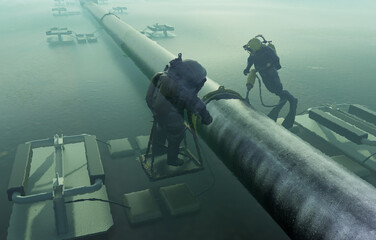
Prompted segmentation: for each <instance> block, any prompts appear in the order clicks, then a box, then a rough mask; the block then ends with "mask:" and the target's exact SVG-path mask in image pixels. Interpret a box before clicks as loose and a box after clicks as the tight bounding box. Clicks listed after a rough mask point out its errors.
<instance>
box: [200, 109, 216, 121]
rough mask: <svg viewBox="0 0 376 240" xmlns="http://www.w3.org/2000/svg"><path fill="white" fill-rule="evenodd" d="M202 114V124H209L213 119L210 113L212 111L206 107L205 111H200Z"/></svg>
mask: <svg viewBox="0 0 376 240" xmlns="http://www.w3.org/2000/svg"><path fill="white" fill-rule="evenodd" d="M200 116H201V123H202V124H205V125H209V124H210V123H211V122H212V121H213V118H212V116H211V115H210V113H209V112H208V111H207V110H206V109H205V111H203V112H201V113H200Z"/></svg>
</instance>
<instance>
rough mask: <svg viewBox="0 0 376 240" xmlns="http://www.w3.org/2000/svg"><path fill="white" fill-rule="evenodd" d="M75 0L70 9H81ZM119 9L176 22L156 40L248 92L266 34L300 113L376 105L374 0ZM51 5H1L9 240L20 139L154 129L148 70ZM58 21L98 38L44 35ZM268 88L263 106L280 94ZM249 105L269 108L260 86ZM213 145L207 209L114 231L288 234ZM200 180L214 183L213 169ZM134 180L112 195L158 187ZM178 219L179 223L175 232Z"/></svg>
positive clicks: (84, 21) (0, 118)
mask: <svg viewBox="0 0 376 240" xmlns="http://www.w3.org/2000/svg"><path fill="white" fill-rule="evenodd" d="M73 3H75V2H73V1H72V4H71V5H69V6H68V9H69V8H71V9H74V10H81V9H80V7H79V5H78V4H77V3H75V4H74V5H73ZM117 5H125V6H127V7H128V14H126V15H119V17H120V18H121V19H123V20H124V21H126V22H127V23H129V24H130V25H132V26H134V27H135V28H136V29H138V30H142V29H144V28H145V27H146V26H147V25H150V24H154V23H156V22H158V23H161V24H169V25H173V26H174V27H175V29H176V30H175V32H174V33H175V34H176V37H174V38H169V39H155V40H156V41H157V42H158V43H159V44H160V45H162V46H163V47H165V48H166V49H168V50H169V51H171V52H172V53H174V54H177V53H179V52H182V53H183V57H184V58H191V59H196V60H198V61H199V62H201V63H202V64H203V65H204V66H205V67H206V69H207V71H208V75H209V77H210V78H211V79H213V80H214V81H216V82H218V83H220V84H221V85H224V86H225V87H226V88H231V89H233V90H236V91H239V92H240V93H241V94H244V93H245V77H244V76H243V75H242V71H243V69H244V67H245V65H246V58H247V54H246V52H245V51H244V50H243V49H242V46H243V45H244V44H245V43H246V42H247V41H248V40H249V39H250V38H251V37H253V36H254V35H256V34H260V33H262V34H263V35H264V36H265V37H266V38H267V39H270V40H273V43H274V44H275V45H276V47H277V52H278V54H279V56H280V58H281V64H282V66H283V68H282V69H281V70H280V77H281V79H282V82H283V85H284V87H285V88H286V89H288V90H289V91H290V92H291V93H292V94H293V95H295V96H296V97H297V98H298V99H299V106H298V112H299V111H302V110H304V109H306V108H308V107H310V106H317V105H320V104H325V103H334V102H337V103H343V102H346V103H359V104H363V105H366V106H369V107H370V108H371V109H373V110H376V102H375V90H376V84H375V80H376V79H375V77H374V75H373V70H374V63H375V57H376V31H375V30H376V27H375V26H374V24H373V23H374V22H376V21H375V20H376V19H375V18H376V17H375V16H376V15H375V12H374V9H375V8H374V7H375V6H374V4H373V3H371V2H369V3H367V2H363V4H356V3H355V2H354V3H351V4H349V3H347V2H346V3H344V4H339V3H337V4H336V3H334V2H331V3H317V5H314V4H308V3H302V2H299V3H294V4H293V3H290V4H289V5H286V4H281V3H273V2H267V3H265V2H264V3H262V2H257V1H256V2H249V1H237V2H236V3H234V2H233V1H228V2H226V1H223V2H208V3H206V4H203V3H200V2H198V1H197V2H196V1H193V2H191V1H181V2H173V1H171V2H169V1H161V2H158V1H141V2H140V1H131V2H129V1H128V2H120V1H118V2H113V3H112V4H111V3H110V4H109V5H103V7H104V8H107V9H111V7H112V6H117ZM53 6H54V2H53V1H47V0H45V1H44V0H43V1H42V0H41V1H38V2H36V1H34V2H33V3H31V2H29V1H4V0H2V1H0V113H1V115H0V133H1V135H0V189H1V191H2V194H0V203H1V204H2V208H1V214H0V215H1V216H0V239H3V238H5V236H6V229H7V224H8V220H9V215H10V211H11V204H10V203H9V202H8V201H7V200H6V196H5V189H6V187H7V183H8V178H9V172H10V170H11V166H12V161H13V159H14V154H15V148H16V147H17V145H18V144H20V143H23V142H25V141H29V140H35V139H42V138H47V137H51V136H53V135H54V134H55V133H64V134H65V135H74V134H81V133H88V134H94V135H96V136H97V137H98V138H99V139H104V140H108V139H116V138H122V137H134V136H138V135H146V134H148V133H149V130H150V129H149V128H150V126H151V124H150V120H151V115H150V113H149V111H148V109H147V107H146V104H145V102H144V96H145V92H146V87H147V85H148V81H147V79H146V78H145V77H144V75H143V74H142V73H141V72H140V71H139V70H138V69H137V68H136V67H135V65H134V64H133V63H132V61H131V60H130V59H129V58H128V57H127V56H124V55H123V54H122V52H121V51H120V50H119V48H118V47H117V46H116V45H115V44H114V43H113V42H112V40H111V39H110V37H109V36H108V35H107V34H106V33H105V31H104V30H103V29H101V27H100V26H99V25H98V24H97V23H96V22H95V21H94V20H93V19H92V18H91V16H90V15H89V14H88V13H87V12H83V13H82V14H81V15H77V16H66V17H54V16H53V15H52V12H51V8H52V7H53ZM52 27H69V28H70V29H71V30H73V31H75V32H77V33H92V32H96V34H97V35H99V39H98V43H92V44H88V43H87V44H77V43H75V42H73V43H72V44H66V45H53V44H49V43H48V42H47V36H46V34H45V32H46V31H47V30H49V29H50V28H52ZM262 89H263V92H262V95H263V98H264V101H265V102H267V103H274V102H276V101H277V98H276V96H273V95H271V94H270V93H268V92H267V91H266V89H265V87H263V88H262ZM251 101H252V102H253V103H254V106H256V108H258V109H259V110H260V111H263V112H267V111H268V109H265V108H263V107H262V106H261V104H260V101H259V95H258V88H255V89H253V90H252V92H251ZM104 150H105V149H104ZM205 151H206V152H207V156H208V157H207V158H208V159H210V160H209V161H211V163H212V164H213V169H214V170H215V175H216V179H217V182H216V185H215V187H214V188H213V189H212V190H211V191H210V193H209V194H208V195H206V196H204V198H203V199H201V201H202V202H203V206H204V207H206V208H204V209H206V210H203V213H200V215H198V216H197V217H190V218H188V219H189V220H182V219H180V220H179V221H180V222H179V221H177V223H173V222H175V220H171V221H170V220H169V221H165V222H164V223H161V224H159V225H158V224H156V225H151V226H146V227H145V229H142V228H137V229H131V228H129V226H127V227H126V230H127V232H126V233H124V232H123V231H122V230H114V232H113V233H112V235H110V238H111V239H120V238H121V239H123V237H125V236H128V237H130V238H133V239H139V237H140V236H142V239H153V235H150V234H144V233H143V232H144V231H155V235H154V236H159V237H160V238H171V239H173V238H174V236H173V233H174V232H175V231H178V230H179V229H180V230H181V231H183V232H184V233H185V234H184V235H183V236H180V237H181V239H185V238H186V239H200V238H201V239H203V238H205V239H207V238H211V239H249V238H252V239H286V238H287V237H286V236H285V235H284V233H283V232H282V230H281V229H280V228H279V227H278V226H276V224H275V223H274V222H273V221H272V220H271V219H270V217H269V216H268V215H267V214H266V213H265V212H264V211H263V210H262V208H261V207H260V206H259V205H258V204H257V203H256V201H255V200H254V199H253V198H252V197H251V196H250V194H249V193H248V192H247V191H246V190H244V188H243V187H242V186H241V185H240V184H239V183H238V182H237V180H236V179H235V178H234V177H233V176H232V174H231V173H230V172H229V171H228V170H227V169H226V168H225V167H224V166H223V165H222V163H221V162H220V161H219V160H218V159H216V157H215V156H214V155H213V154H212V153H211V152H210V151H209V150H207V149H205ZM105 170H106V173H107V174H111V175H114V176H116V174H118V175H121V174H122V170H121V169H119V168H116V167H114V165H111V163H110V162H108V163H107V169H105ZM195 177H197V178H200V179H203V180H202V181H204V182H205V181H206V182H210V174H209V173H208V172H207V171H206V172H205V173H202V174H201V175H200V174H198V175H195ZM193 178H194V177H190V176H185V177H181V178H177V179H170V180H166V181H165V182H163V183H162V184H172V183H174V181H186V182H189V183H191V184H192V186H194V187H197V188H200V185H199V184H198V183H197V181H196V182H195V181H194V179H193ZM113 181H114V182H113V183H114V184H116V180H115V179H114V180H113ZM125 181H126V178H125ZM141 182H142V183H141ZM132 184H133V185H132V186H128V188H126V189H122V188H119V187H118V186H113V190H112V192H110V193H109V196H110V198H111V197H113V198H120V197H119V194H121V193H125V192H127V191H130V190H133V191H136V190H141V189H145V188H147V187H148V181H145V179H143V180H140V181H139V182H138V181H136V180H135V181H133V182H132ZM153 186H155V185H153ZM109 189H110V190H109V191H111V186H110V187H109ZM219 198H220V200H218V199H219ZM213 201H216V204H212V202H213ZM234 201H235V202H236V204H235V205H236V206H234V204H233V202H234ZM223 209H226V210H223ZM113 215H114V220H115V224H117V222H116V221H120V222H119V223H118V224H121V225H126V224H127V221H126V219H125V216H124V213H123V212H122V211H116V210H113ZM200 217H201V218H200ZM200 219H201V220H200ZM202 219H204V220H205V221H208V223H203V221H204V220H202ZM214 220H215V221H214ZM169 224H173V226H174V228H175V230H169V229H170V228H169V227H168V226H169ZM183 224H190V225H189V226H191V229H192V231H195V233H194V234H192V235H189V233H190V228H189V227H187V226H184V227H182V225H183ZM118 228H119V227H118ZM120 228H121V227H120ZM182 229H183V230H182ZM270 229H272V231H271V230H270ZM168 231H172V232H171V233H170V234H168ZM154 239H155V238H154Z"/></svg>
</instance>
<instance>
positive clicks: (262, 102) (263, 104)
mask: <svg viewBox="0 0 376 240" xmlns="http://www.w3.org/2000/svg"><path fill="white" fill-rule="evenodd" d="M256 77H257V80H258V82H259V90H260V101H261V104H262V106H264V107H276V106H278V105H279V104H280V103H277V104H274V105H266V104H265V103H264V101H263V100H262V95H261V80H260V78H259V76H258V75H257V74H256Z"/></svg>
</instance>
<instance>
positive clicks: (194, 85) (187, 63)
mask: <svg viewBox="0 0 376 240" xmlns="http://www.w3.org/2000/svg"><path fill="white" fill-rule="evenodd" d="M181 56H182V55H181V53H179V54H178V58H175V59H174V60H172V61H171V62H170V66H166V68H165V72H166V73H167V75H168V76H169V77H171V78H174V79H177V80H179V81H182V83H183V84H184V86H185V87H186V88H189V89H195V90H197V91H198V90H200V89H201V88H202V86H203V85H204V83H205V81H206V70H205V68H204V67H203V66H202V65H201V64H199V63H198V62H197V61H195V60H190V59H185V60H182V58H181Z"/></svg>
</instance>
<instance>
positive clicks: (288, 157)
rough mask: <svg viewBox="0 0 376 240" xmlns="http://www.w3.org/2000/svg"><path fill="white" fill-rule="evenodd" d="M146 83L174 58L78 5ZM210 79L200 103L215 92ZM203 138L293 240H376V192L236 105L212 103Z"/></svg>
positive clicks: (103, 15)
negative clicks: (142, 76)
mask: <svg viewBox="0 0 376 240" xmlns="http://www.w3.org/2000/svg"><path fill="white" fill-rule="evenodd" d="M81 4H82V6H83V7H86V8H87V9H88V10H89V11H90V12H91V14H92V15H93V16H94V17H95V18H96V19H97V20H98V21H99V22H100V23H101V24H102V25H103V26H104V27H105V29H106V31H107V32H108V33H109V34H110V35H111V36H112V38H113V39H114V41H115V42H116V43H117V44H118V45H119V46H120V48H121V49H122V50H123V51H124V52H125V53H126V54H127V55H128V56H129V57H130V58H131V59H132V60H133V61H134V63H135V64H136V65H137V66H138V67H139V69H140V70H141V71H142V72H143V73H144V74H145V75H146V76H147V77H148V78H149V79H151V77H152V76H153V75H154V74H155V73H156V72H159V71H161V70H163V69H164V67H165V65H166V64H168V62H169V61H170V60H172V59H173V58H175V57H176V56H174V55H173V54H172V53H170V52H169V51H167V50H166V49H164V48H163V47H161V46H159V45H158V44H157V43H155V42H153V41H152V40H150V39H148V38H147V37H146V36H144V35H142V34H141V33H139V32H138V31H137V30H135V29H134V28H132V27H131V26H129V25H128V24H126V23H124V22H123V21H121V20H120V19H119V18H118V17H116V16H115V15H113V14H111V13H108V12H106V11H105V10H104V9H102V8H101V7H99V6H97V5H96V4H94V3H92V2H85V1H82V2H81ZM218 87H219V86H218V84H217V83H215V82H214V81H212V80H210V79H208V80H207V82H206V83H205V86H204V88H203V89H202V90H201V91H200V95H201V94H202V95H203V94H206V93H209V92H211V91H214V90H217V89H218ZM207 109H208V111H209V112H210V113H211V115H212V116H213V119H214V120H213V122H212V123H211V124H210V125H208V126H204V125H200V123H198V124H197V131H198V134H199V135H200V136H201V138H202V139H203V140H204V141H205V142H206V144H208V146H209V147H210V148H211V149H212V150H213V151H214V152H215V153H216V154H217V156H218V157H219V158H220V159H221V161H223V163H224V164H225V165H226V166H227V167H228V169H229V170H231V171H232V172H233V174H234V175H235V176H236V177H237V178H238V179H239V181H240V182H241V183H242V184H243V185H244V186H245V187H246V188H247V189H248V191H249V192H250V193H251V194H252V195H253V196H254V197H255V198H256V199H257V200H258V202H259V203H260V204H261V205H262V206H263V207H264V209H266V211H267V212H268V213H269V214H270V215H271V216H272V217H273V219H274V220H275V221H276V222H277V223H278V224H279V225H280V226H281V227H282V228H283V229H284V231H285V232H286V233H287V234H288V235H289V236H290V237H291V238H292V239H315V240H317V239H330V240H333V239H352V240H353V239H362V240H365V239H376V218H375V216H376V191H375V189H374V188H373V187H372V186H371V185H369V184H368V183H366V182H364V181H363V180H361V179H360V178H358V177H357V176H355V175H353V174H351V173H349V172H348V171H346V170H344V169H343V168H342V167H340V166H339V165H338V164H336V163H334V162H333V161H331V160H330V158H329V157H328V156H326V155H324V154H322V153H321V152H319V151H318V150H316V149H314V148H313V147H311V146H310V145H309V144H308V143H306V142H304V141H302V140H301V139H299V138H298V137H297V136H295V135H293V134H292V133H290V132H289V131H287V130H285V129H284V128H282V127H281V126H279V125H277V124H276V123H275V122H273V121H272V120H270V119H269V118H267V117H266V116H264V115H263V114H260V113H258V112H256V111H255V110H252V109H250V108H249V106H247V105H246V104H244V102H243V101H241V100H239V99H231V100H218V101H211V102H209V103H208V104H207Z"/></svg>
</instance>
